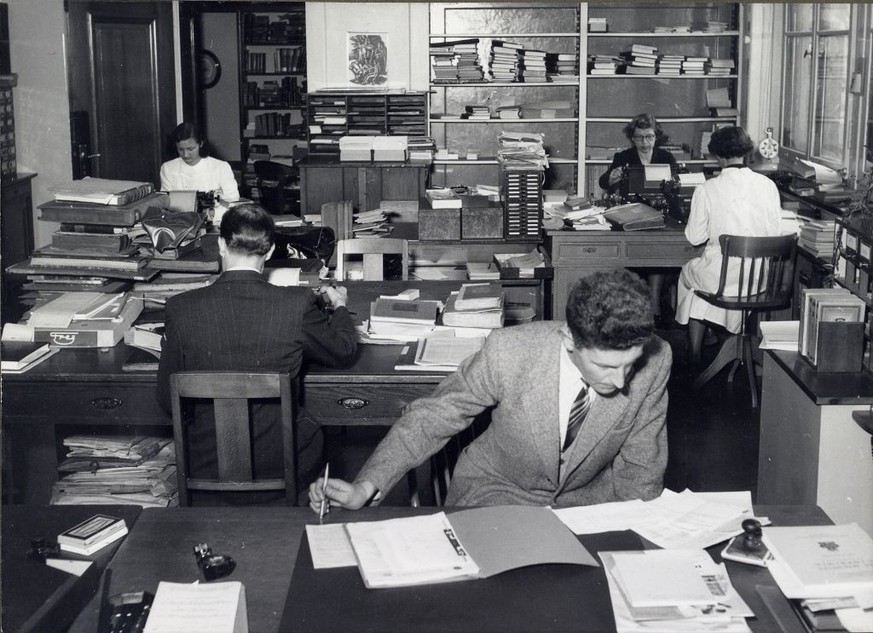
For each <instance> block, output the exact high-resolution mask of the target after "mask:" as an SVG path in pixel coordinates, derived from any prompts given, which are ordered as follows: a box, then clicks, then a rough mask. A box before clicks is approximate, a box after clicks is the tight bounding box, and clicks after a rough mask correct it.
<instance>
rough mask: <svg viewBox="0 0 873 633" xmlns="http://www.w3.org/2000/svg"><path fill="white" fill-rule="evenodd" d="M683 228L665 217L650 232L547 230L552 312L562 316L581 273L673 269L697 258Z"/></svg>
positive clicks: (697, 253) (695, 249)
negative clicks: (551, 268) (662, 226)
mask: <svg viewBox="0 0 873 633" xmlns="http://www.w3.org/2000/svg"><path fill="white" fill-rule="evenodd" d="M684 231H685V227H684V226H682V225H679V224H677V223H676V222H675V221H674V220H672V219H671V218H669V217H668V218H667V226H666V228H663V229H656V230H651V231H549V232H548V233H547V234H546V247H547V249H548V253H549V257H551V259H552V266H553V267H554V279H553V281H552V314H553V315H555V316H556V317H557V318H563V315H564V311H565V308H566V306H567V296H568V295H569V294H570V287H571V286H572V285H573V283H574V282H575V281H576V280H577V279H579V277H581V276H582V275H584V274H585V273H589V272H592V271H595V270H605V269H609V268H674V267H679V266H682V264H684V263H685V262H687V261H688V260H690V259H693V258H695V257H697V256H698V255H699V254H700V252H701V251H702V250H703V247H702V246H691V244H689V243H688V240H687V239H686V238H685V232H684Z"/></svg>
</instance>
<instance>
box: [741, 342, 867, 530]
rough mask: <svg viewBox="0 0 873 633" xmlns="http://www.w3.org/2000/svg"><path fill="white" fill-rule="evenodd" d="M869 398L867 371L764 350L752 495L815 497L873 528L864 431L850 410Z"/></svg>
mask: <svg viewBox="0 0 873 633" xmlns="http://www.w3.org/2000/svg"><path fill="white" fill-rule="evenodd" d="M871 406H873V375H871V374H870V373H869V372H867V371H861V372H857V373H846V374H825V373H821V374H820V373H817V372H816V371H815V370H814V369H813V368H812V367H811V366H810V365H809V364H807V363H806V361H804V360H803V359H801V358H800V357H799V355H798V354H797V353H796V352H773V351H770V352H767V353H766V354H764V377H763V388H762V390H761V431H760V438H761V439H760V448H759V453H758V488H757V499H758V501H759V502H761V503H776V502H777V501H778V502H779V503H810V504H811V503H815V504H817V505H819V506H821V507H822V508H823V509H824V510H825V512H827V513H828V515H830V516H831V518H833V519H834V521H836V522H837V523H849V522H852V521H857V522H858V524H859V525H860V526H861V527H863V528H864V529H865V530H867V532H868V533H871V532H873V459H871V457H870V449H871V436H870V434H869V433H868V432H867V431H865V430H864V429H862V428H861V427H860V426H859V425H858V424H857V423H856V422H855V420H854V419H853V418H852V413H853V412H855V411H860V412H867V411H869V410H870V407H871Z"/></svg>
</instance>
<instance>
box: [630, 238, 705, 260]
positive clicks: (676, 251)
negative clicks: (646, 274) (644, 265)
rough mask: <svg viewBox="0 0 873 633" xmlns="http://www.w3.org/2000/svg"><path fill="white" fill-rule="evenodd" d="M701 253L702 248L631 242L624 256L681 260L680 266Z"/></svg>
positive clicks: (664, 243)
mask: <svg viewBox="0 0 873 633" xmlns="http://www.w3.org/2000/svg"><path fill="white" fill-rule="evenodd" d="M702 251H703V247H702V246H692V245H691V244H688V243H687V242H686V243H685V244H675V243H673V244H670V243H666V242H631V243H629V244H627V252H626V254H625V255H626V256H627V257H628V258H629V259H667V260H677V261H678V260H682V261H681V262H680V263H679V264H677V265H681V264H682V263H684V262H685V261H688V260H689V259H693V258H695V257H697V256H698V255H699V254H700V253H701V252H702Z"/></svg>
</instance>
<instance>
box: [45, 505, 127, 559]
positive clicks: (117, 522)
mask: <svg viewBox="0 0 873 633" xmlns="http://www.w3.org/2000/svg"><path fill="white" fill-rule="evenodd" d="M125 534H127V524H126V523H125V522H124V519H119V518H118V517H112V516H107V515H105V514H97V515H94V516H93V517H91V518H90V519H88V520H87V521H83V522H82V523H80V524H79V525H76V526H75V527H72V528H70V529H69V530H65V531H63V532H61V533H60V534H58V546H59V547H60V549H61V550H62V551H64V552H72V553H73V554H80V555H82V556H90V555H91V554H94V553H95V552H97V551H99V550H101V549H103V548H104V547H106V546H107V545H109V544H110V543H114V542H115V541H117V540H118V539H120V538H121V537H122V536H124V535H125Z"/></svg>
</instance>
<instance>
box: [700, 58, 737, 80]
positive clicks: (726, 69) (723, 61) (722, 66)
mask: <svg viewBox="0 0 873 633" xmlns="http://www.w3.org/2000/svg"><path fill="white" fill-rule="evenodd" d="M735 67H736V64H735V63H734V60H733V59H730V58H718V57H713V58H710V60H709V62H708V63H707V64H705V65H704V69H705V70H706V74H707V75H715V76H717V77H726V76H728V75H730V74H731V73H732V72H733V70H734V68H735Z"/></svg>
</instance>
